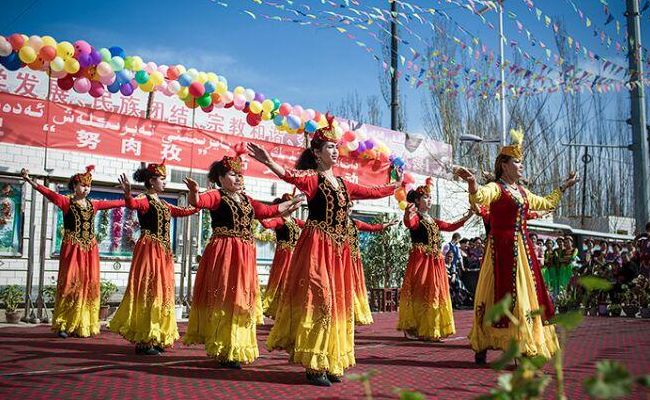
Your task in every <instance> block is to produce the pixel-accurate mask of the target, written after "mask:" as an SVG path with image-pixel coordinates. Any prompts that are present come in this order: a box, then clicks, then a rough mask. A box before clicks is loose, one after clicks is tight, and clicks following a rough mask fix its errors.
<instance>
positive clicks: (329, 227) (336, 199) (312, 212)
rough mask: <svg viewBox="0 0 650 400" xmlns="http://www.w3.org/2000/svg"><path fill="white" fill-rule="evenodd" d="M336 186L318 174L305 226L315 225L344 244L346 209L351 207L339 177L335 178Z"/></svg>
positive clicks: (338, 242)
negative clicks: (316, 185) (316, 186)
mask: <svg viewBox="0 0 650 400" xmlns="http://www.w3.org/2000/svg"><path fill="white" fill-rule="evenodd" d="M336 179H337V180H338V183H339V187H338V188H334V186H333V185H332V184H331V183H330V182H329V181H328V180H327V178H325V177H324V176H323V175H322V174H318V190H317V191H316V195H315V196H314V198H312V199H311V200H310V201H309V203H308V209H309V217H308V218H307V222H306V223H305V227H315V228H318V229H320V230H322V231H323V232H325V233H326V234H327V235H329V236H330V237H331V238H332V240H334V243H336V244H337V245H339V246H340V245H343V244H345V241H346V240H347V237H348V209H349V208H350V207H351V204H350V198H349V196H348V192H347V190H346V189H345V184H344V183H343V180H342V179H341V178H338V177H337V178H336Z"/></svg>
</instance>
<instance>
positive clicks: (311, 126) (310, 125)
mask: <svg viewBox="0 0 650 400" xmlns="http://www.w3.org/2000/svg"><path fill="white" fill-rule="evenodd" d="M316 129H318V124H317V123H316V122H314V121H307V123H306V124H305V132H307V133H314V132H316Z"/></svg>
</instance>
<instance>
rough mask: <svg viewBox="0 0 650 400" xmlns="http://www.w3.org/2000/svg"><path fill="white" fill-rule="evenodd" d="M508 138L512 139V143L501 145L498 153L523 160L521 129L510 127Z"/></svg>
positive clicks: (522, 133) (522, 134)
mask: <svg viewBox="0 0 650 400" xmlns="http://www.w3.org/2000/svg"><path fill="white" fill-rule="evenodd" d="M510 138H511V139H512V144H510V145H509V146H503V147H502V148H501V151H500V152H499V154H503V155H505V156H510V157H512V158H515V159H517V160H523V159H524V148H523V142H524V131H523V129H510Z"/></svg>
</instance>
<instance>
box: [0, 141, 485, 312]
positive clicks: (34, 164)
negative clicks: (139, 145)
mask: <svg viewBox="0 0 650 400" xmlns="http://www.w3.org/2000/svg"><path fill="white" fill-rule="evenodd" d="M44 160H45V149H42V148H35V147H29V146H21V145H12V144H5V143H0V175H5V176H11V175H13V176H17V175H18V174H19V172H20V169H21V168H27V169H29V170H30V174H32V175H33V176H45V175H47V172H46V171H45V170H44ZM89 164H93V165H95V174H94V186H95V187H99V186H101V187H102V188H106V187H113V188H115V189H117V177H118V176H119V175H120V174H121V173H126V174H127V175H129V176H130V175H131V173H132V172H133V171H134V170H135V169H137V168H138V167H139V162H137V161H130V160H125V159H117V158H110V157H104V156H101V155H97V154H92V155H90V154H87V153H74V152H69V151H61V150H56V149H49V150H48V151H47V167H48V169H52V170H51V171H50V176H52V177H54V178H55V179H53V180H56V181H58V182H60V183H62V184H65V183H66V182H67V178H68V177H69V176H70V175H72V174H74V173H77V172H81V171H83V170H84V169H85V166H86V165H89ZM171 169H172V170H176V171H177V170H180V169H178V168H174V167H172V168H171ZM180 172H181V173H180V174H174V173H170V174H169V175H170V176H172V175H174V176H184V175H186V174H188V173H189V171H180ZM194 173H195V174H196V173H205V171H196V170H195V171H194ZM415 178H416V181H417V184H422V183H423V182H424V180H425V178H426V177H424V176H415ZM177 180H179V179H177V178H174V179H173V180H172V181H171V182H169V183H168V185H167V188H168V190H169V191H182V190H183V189H184V188H185V186H184V185H183V184H182V183H180V182H176V181H177ZM39 182H41V183H42V181H40V180H39ZM434 183H435V184H434V190H433V197H434V204H438V205H439V206H440V215H439V216H440V218H442V219H444V220H448V221H451V220H455V219H457V218H459V217H460V216H461V215H462V214H463V213H464V212H465V211H466V210H467V191H466V186H465V185H463V184H462V183H460V182H452V181H448V180H444V179H434ZM50 187H53V185H52V184H51V185H50ZM246 190H247V193H248V194H249V195H250V196H252V197H253V198H256V199H258V200H262V201H271V200H272V199H273V198H275V197H276V196H278V195H281V194H282V193H285V192H290V191H291V190H292V187H291V186H290V185H288V184H286V183H284V182H282V181H280V180H269V179H256V178H246ZM135 191H136V192H137V190H135ZM23 198H24V200H23V210H24V228H23V240H22V245H23V246H22V250H23V251H22V256H20V257H1V258H0V286H3V285H8V284H18V285H21V286H24V285H25V284H26V281H27V269H28V268H27V266H28V256H29V254H28V249H29V242H30V241H32V242H33V247H34V255H33V260H34V278H33V287H34V292H35V291H36V290H37V288H38V282H39V279H40V274H39V271H40V246H41V228H42V226H43V225H42V223H41V220H42V218H41V213H42V204H43V196H41V195H40V193H36V196H35V215H34V218H32V215H31V201H32V189H31V187H30V186H29V185H25V191H24V195H23ZM183 201H184V199H181V200H179V202H181V204H182V203H183ZM47 207H48V218H47V222H46V223H45V225H44V226H45V229H46V232H47V235H46V237H47V239H46V241H45V272H44V275H43V278H44V283H45V285H49V284H53V283H54V282H55V279H56V276H57V272H58V259H56V258H52V257H50V254H51V246H52V242H53V240H52V237H53V230H54V216H55V212H54V211H55V210H54V206H53V205H52V204H50V203H47ZM354 208H355V210H358V211H361V212H364V213H371V214H374V213H381V212H391V213H395V214H396V216H397V217H399V218H401V217H402V216H403V213H402V212H401V211H400V210H399V208H398V207H397V203H396V201H395V199H394V198H387V199H379V200H369V201H360V202H356V204H355V206H354ZM302 212H303V214H304V213H305V210H303V211H302ZM303 217H306V214H304V215H303ZM474 220H475V222H476V221H478V218H474ZM32 222H34V223H35V226H34V234H33V236H32V237H29V231H30V224H31V223H32ZM183 225H184V223H182V222H181V223H180V224H179V227H180V229H178V230H177V235H182V234H183V232H184V231H183ZM480 229H482V227H481V225H480V224H477V223H472V222H470V223H469V224H468V226H467V227H466V228H465V229H464V230H462V231H461V233H462V234H463V235H466V236H476V235H478V234H480ZM443 235H444V236H445V238H446V240H448V238H449V237H450V236H451V234H450V233H446V232H445V233H443ZM259 250H260V251H259V253H260V254H258V257H259V258H260V259H259V263H258V264H259V265H258V268H259V274H260V282H261V284H265V283H266V279H267V277H268V267H269V263H270V261H271V258H272V255H271V254H272V248H269V246H268V245H266V247H264V246H262V247H261V248H260V249H259ZM177 253H179V255H178V257H177V262H176V264H175V272H176V285H177V287H178V286H179V285H180V277H181V265H182V264H181V261H183V260H182V253H180V252H179V251H177ZM129 268H130V264H129V262H128V260H127V261H124V260H120V261H115V260H102V262H101V264H100V269H101V278H102V279H108V280H111V281H113V282H114V283H115V284H117V286H118V287H120V292H118V294H117V295H116V299H119V298H120V297H121V294H122V292H123V290H124V288H125V287H126V284H127V280H128V273H129Z"/></svg>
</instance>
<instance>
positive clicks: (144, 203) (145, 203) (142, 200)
mask: <svg viewBox="0 0 650 400" xmlns="http://www.w3.org/2000/svg"><path fill="white" fill-rule="evenodd" d="M124 205H125V206H126V208H129V209H131V210H136V211H138V212H141V213H146V212H147V211H149V200H147V198H146V197H145V196H138V197H136V198H134V197H132V196H128V197H127V196H124Z"/></svg>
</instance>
